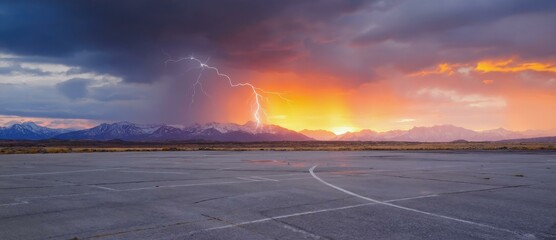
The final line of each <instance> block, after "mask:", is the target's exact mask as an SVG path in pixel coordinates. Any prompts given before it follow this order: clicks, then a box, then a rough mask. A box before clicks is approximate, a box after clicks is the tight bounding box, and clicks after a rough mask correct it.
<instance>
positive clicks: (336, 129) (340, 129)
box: [330, 126, 357, 135]
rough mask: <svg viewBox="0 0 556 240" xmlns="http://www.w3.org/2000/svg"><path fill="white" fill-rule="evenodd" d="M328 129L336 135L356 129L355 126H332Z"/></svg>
mask: <svg viewBox="0 0 556 240" xmlns="http://www.w3.org/2000/svg"><path fill="white" fill-rule="evenodd" d="M330 131H331V132H333V133H334V134H336V135H342V134H344V133H347V132H355V131H357V128H355V127H347V126H341V127H334V128H332V129H331V130H330Z"/></svg>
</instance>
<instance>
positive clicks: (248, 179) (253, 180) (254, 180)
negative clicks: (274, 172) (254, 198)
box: [236, 177, 261, 182]
mask: <svg viewBox="0 0 556 240" xmlns="http://www.w3.org/2000/svg"><path fill="white" fill-rule="evenodd" d="M236 178H237V179H241V180H245V181H251V182H257V181H261V179H254V178H247V177H236Z"/></svg>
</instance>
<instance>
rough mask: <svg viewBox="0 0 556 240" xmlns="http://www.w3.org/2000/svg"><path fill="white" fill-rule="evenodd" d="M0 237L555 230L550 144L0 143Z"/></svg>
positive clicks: (530, 233)
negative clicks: (149, 146)
mask: <svg viewBox="0 0 556 240" xmlns="http://www.w3.org/2000/svg"><path fill="white" fill-rule="evenodd" d="M0 193H1V194H0V239H46V238H54V239H70V238H78V239H478V238H479V239H554V238H556V153H554V152H463V151H459V152H450V151H444V152H406V151H391V152H389V151H370V152H271V151H269V152H267V151H264V152H225V151H221V152H212V151H209V152H150V153H148V152H145V153H129V152H122V153H82V154H73V153H70V154H37V155H0Z"/></svg>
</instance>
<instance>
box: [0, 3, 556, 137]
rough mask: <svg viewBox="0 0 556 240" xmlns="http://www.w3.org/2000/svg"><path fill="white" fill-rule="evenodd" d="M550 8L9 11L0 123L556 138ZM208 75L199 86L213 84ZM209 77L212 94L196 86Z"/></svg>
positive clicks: (56, 6)
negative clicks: (420, 130)
mask: <svg viewBox="0 0 556 240" xmlns="http://www.w3.org/2000/svg"><path fill="white" fill-rule="evenodd" d="M555 22H556V1H552V0H536V1H523V0H419V1H417V0H389V1H362V0H361V1H359V0H352V1H339V0H338V1H333V0H322V1H313V0H291V1H290V0H267V1H260V0H237V1H231V0H229V1H225V0H222V1H213V0H203V1H141V0H133V1H132V0H120V1H106V0H100V1H69V0H68V1H33V0H30V1H8V0H0V125H8V124H10V123H13V122H19V121H36V122H39V123H41V124H43V125H45V126H50V127H72V128H85V127H92V126H94V125H96V124H98V123H101V122H114V121H132V122H138V123H166V124H181V125H189V124H192V123H203V122H234V123H239V124H242V123H245V122H247V121H254V120H256V119H254V116H253V113H254V111H255V110H256V102H255V99H256V97H255V96H256V95H254V94H253V91H252V89H250V88H249V87H230V85H229V82H228V80H227V79H225V78H224V77H222V76H218V75H217V74H216V72H215V71H213V70H211V69H204V68H200V67H199V65H198V64H196V63H195V62H193V61H189V60H185V61H181V62H168V61H167V60H169V59H178V58H182V57H189V56H194V57H195V58H197V59H199V60H201V61H202V62H203V63H205V64H207V66H212V67H216V68H218V70H219V71H220V73H224V74H227V75H228V76H229V77H230V78H231V80H232V81H233V82H234V83H249V84H252V85H253V86H256V87H257V89H259V91H258V93H261V96H260V99H259V100H260V105H261V108H262V109H263V110H264V111H265V113H266V114H264V116H263V117H262V118H261V120H262V121H263V122H264V123H265V124H278V125H281V126H283V127H286V128H290V129H293V130H302V129H325V130H330V131H334V132H336V133H341V132H345V131H357V130H360V129H373V130H377V131H387V130H393V129H409V128H411V127H413V126H432V125H441V124H451V125H456V126H461V127H465V128H469V129H474V130H486V129H495V128H506V129H510V130H516V131H523V130H528V129H555V128H556V111H555V104H556V45H555V44H554V43H555V42H556V28H555V27H554V23H555ZM199 76H200V77H199ZM196 82H198V83H199V84H196Z"/></svg>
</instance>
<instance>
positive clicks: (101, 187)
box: [86, 185, 118, 191]
mask: <svg viewBox="0 0 556 240" xmlns="http://www.w3.org/2000/svg"><path fill="white" fill-rule="evenodd" d="M86 186H89V187H93V188H98V189H103V190H108V191H118V189H114V188H109V187H103V186H98V185H86Z"/></svg>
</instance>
